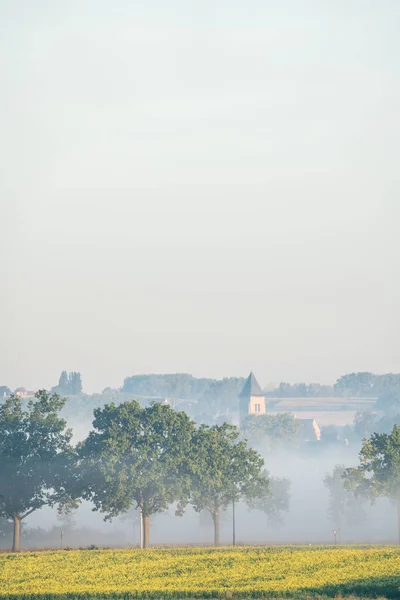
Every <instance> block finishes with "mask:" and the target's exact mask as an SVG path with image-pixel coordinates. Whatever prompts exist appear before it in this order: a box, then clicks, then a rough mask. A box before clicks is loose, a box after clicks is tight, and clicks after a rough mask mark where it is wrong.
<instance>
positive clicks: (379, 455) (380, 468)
mask: <svg viewBox="0 0 400 600" xmlns="http://www.w3.org/2000/svg"><path fill="white" fill-rule="evenodd" d="M359 458H360V464H359V466H358V467H355V468H350V469H346V471H345V473H344V478H345V479H346V481H347V487H348V488H349V489H352V490H353V491H354V493H355V495H356V496H357V497H365V498H368V499H369V500H371V501H374V500H375V498H377V497H378V496H385V497H387V498H390V499H391V500H393V501H394V502H395V503H396V505H397V514H398V533H399V542H400V426H398V425H395V426H394V427H393V430H392V432H391V433H390V434H388V433H374V434H372V435H371V437H370V438H369V439H364V440H363V445H362V448H361V451H360V454H359Z"/></svg>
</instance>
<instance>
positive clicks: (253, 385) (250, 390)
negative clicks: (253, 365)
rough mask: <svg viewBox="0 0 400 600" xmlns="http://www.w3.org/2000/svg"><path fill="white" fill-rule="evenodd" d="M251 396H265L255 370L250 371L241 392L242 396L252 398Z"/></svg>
mask: <svg viewBox="0 0 400 600" xmlns="http://www.w3.org/2000/svg"><path fill="white" fill-rule="evenodd" d="M250 396H264V394H263V391H262V389H261V388H260V386H259V384H258V381H257V379H256V378H255V377H254V375H253V371H252V372H251V373H250V375H249V376H248V378H247V379H246V383H245V384H244V388H243V389H242V391H241V393H240V398H250Z"/></svg>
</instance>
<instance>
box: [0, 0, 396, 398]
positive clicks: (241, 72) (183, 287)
mask: <svg viewBox="0 0 400 600" xmlns="http://www.w3.org/2000/svg"><path fill="white" fill-rule="evenodd" d="M399 30H400V2H399V1H398V0H379V1H377V0H335V1H334V2H332V0H313V1H311V0H303V1H301V2H300V1H299V0H274V1H271V0H192V1H190V0H168V2H167V1H166V0H112V1H111V0H68V1H65V0H47V1H45V0H35V1H34V2H33V1H32V0H0V78H1V79H0V81H1V84H0V86H1V88H0V120H1V122H0V223H1V236H0V277H1V294H0V329H1V331H0V334H1V338H0V340H1V341H0V385H2V384H4V385H9V386H10V387H15V386H17V385H25V386H26V387H29V388H37V387H47V386H50V385H54V384H55V383H56V382H57V379H58V376H59V373H60V371H61V370H63V369H66V370H68V371H70V370H79V371H81V372H82V375H83V380H84V386H85V388H86V389H87V390H89V391H93V390H101V389H102V388H103V387H105V386H106V385H112V386H119V385H121V384H122V381H123V378H124V377H125V376H127V375H132V374H135V373H141V372H147V373H152V372H190V373H193V374H194V375H197V376H212V377H223V376H229V375H243V376H245V375H247V374H248V372H249V371H250V369H253V370H254V372H255V374H256V375H257V377H258V379H259V381H260V383H261V384H262V385H266V384H267V383H268V382H271V381H272V382H279V381H281V380H286V381H298V380H301V381H304V380H306V381H321V382H327V383H329V382H332V381H334V380H335V379H336V378H337V377H338V376H339V375H341V374H343V373H345V372H349V371H356V370H357V371H358V370H371V371H375V372H387V371H397V372H399V371H400V336H399V333H400V318H399V306H400V279H399V273H400V169H399V141H400V112H399V104H400V36H399Z"/></svg>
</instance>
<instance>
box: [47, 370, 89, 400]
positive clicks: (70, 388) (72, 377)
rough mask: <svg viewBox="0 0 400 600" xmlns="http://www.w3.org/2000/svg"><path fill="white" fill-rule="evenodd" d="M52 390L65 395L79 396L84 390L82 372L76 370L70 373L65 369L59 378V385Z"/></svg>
mask: <svg viewBox="0 0 400 600" xmlns="http://www.w3.org/2000/svg"><path fill="white" fill-rule="evenodd" d="M52 392H55V393H57V394H63V395H65V396H77V395H78V394H80V393H81V392H82V378H81V374H80V373H77V372H76V371H72V372H71V373H69V374H68V373H67V371H63V372H62V373H61V375H60V379H59V380H58V385H57V386H56V387H54V388H52Z"/></svg>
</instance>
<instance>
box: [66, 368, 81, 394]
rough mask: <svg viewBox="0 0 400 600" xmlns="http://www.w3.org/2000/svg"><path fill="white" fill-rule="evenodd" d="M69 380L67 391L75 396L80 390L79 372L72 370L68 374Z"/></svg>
mask: <svg viewBox="0 0 400 600" xmlns="http://www.w3.org/2000/svg"><path fill="white" fill-rule="evenodd" d="M68 382H69V393H70V394H71V395H72V396H77V395H78V394H80V393H81V392H82V378H81V374H80V373H77V372H75V371H73V372H72V373H70V374H69V377H68Z"/></svg>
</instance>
